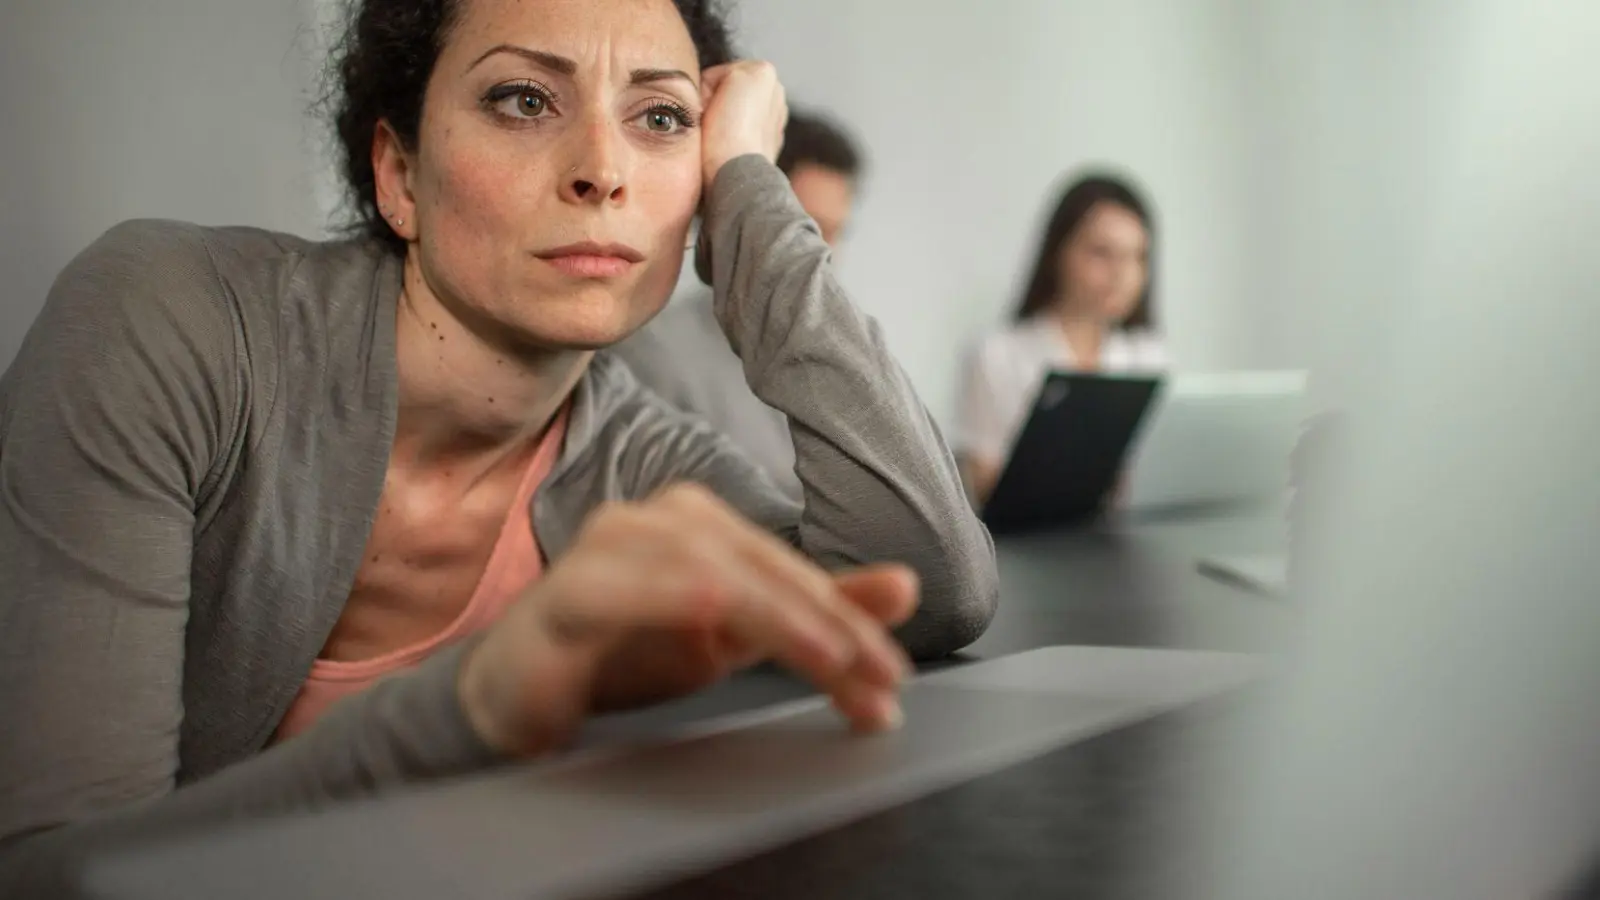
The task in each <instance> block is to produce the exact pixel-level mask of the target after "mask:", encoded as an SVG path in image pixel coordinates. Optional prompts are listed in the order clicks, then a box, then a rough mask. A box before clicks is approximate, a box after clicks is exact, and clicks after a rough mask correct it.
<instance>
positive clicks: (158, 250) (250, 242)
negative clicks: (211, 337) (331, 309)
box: [47, 219, 313, 330]
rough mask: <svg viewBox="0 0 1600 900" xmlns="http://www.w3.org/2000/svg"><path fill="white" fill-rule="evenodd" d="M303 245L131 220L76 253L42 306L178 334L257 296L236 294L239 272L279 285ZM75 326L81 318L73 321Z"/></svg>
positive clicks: (244, 232)
mask: <svg viewBox="0 0 1600 900" xmlns="http://www.w3.org/2000/svg"><path fill="white" fill-rule="evenodd" d="M309 246H313V245H312V244H311V243H310V242H308V241H303V240H300V239H299V238H294V237H291V236H288V235H280V234H274V233H272V232H266V231H260V230H257V229H247V228H208V227H204V226H200V225H193V224H190V223H187V222H175V221H168V220H159V219H136V220H132V221H128V222H123V223H121V224H119V225H116V226H114V227H113V228H111V229H110V230H108V231H107V232H106V233H105V234H104V235H102V236H101V237H100V238H99V239H98V240H96V241H95V242H94V243H92V244H90V245H89V247H88V248H87V249H85V250H84V251H83V252H82V253H80V254H78V256H77V257H76V258H74V259H73V260H72V262H70V263H69V264H68V265H67V267H66V268H65V269H64V270H63V271H62V273H61V275H60V277H59V278H57V280H56V283H55V286H54V287H53V288H52V290H51V293H50V298H49V301H48V303H47V309H48V308H49V307H62V306H65V307H70V308H71V309H72V311H73V313H74V316H75V317H82V316H87V317H88V320H89V321H94V320H97V319H100V318H104V317H114V318H127V319H131V320H134V321H146V322H150V321H152V320H151V319H150V318H149V317H150V316H151V314H153V313H166V316H165V317H163V318H165V319H166V320H167V321H164V322H162V323H161V324H162V325H163V326H164V327H165V326H174V327H177V328H179V329H180V330H181V329H185V328H197V327H205V326H208V325H215V324H217V322H219V321H221V320H223V319H227V318H231V317H232V315H231V314H233V313H234V312H235V311H234V310H233V309H232V307H233V306H234V304H235V303H236V302H238V301H239V300H241V299H245V298H246V297H248V296H249V295H252V294H255V293H260V292H252V291H248V290H241V288H243V287H245V286H244V285H242V284H240V283H239V282H240V281H244V280H248V277H241V276H245V275H246V273H254V274H257V277H258V278H261V280H263V281H264V282H266V283H275V284H281V283H283V280H282V279H281V278H279V277H278V276H280V275H281V274H282V270H283V268H284V267H285V266H286V265H291V264H292V261H293V260H297V259H298V258H299V257H300V256H301V255H302V253H303V252H304V249H305V248H306V247H309ZM80 321H82V319H81V318H80Z"/></svg>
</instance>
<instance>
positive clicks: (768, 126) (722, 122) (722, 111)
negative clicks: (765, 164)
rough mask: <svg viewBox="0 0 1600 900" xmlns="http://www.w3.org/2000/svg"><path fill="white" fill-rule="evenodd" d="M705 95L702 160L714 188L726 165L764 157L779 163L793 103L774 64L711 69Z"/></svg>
mask: <svg viewBox="0 0 1600 900" xmlns="http://www.w3.org/2000/svg"><path fill="white" fill-rule="evenodd" d="M701 94H702V97H703V99H704V102H705V115H704V117H703V121H702V132H701V134H702V137H701V159H702V161H703V165H704V167H705V183H706V186H707V187H708V188H709V187H710V185H711V183H712V182H713V181H715V180H716V178H717V173H718V172H720V171H722V167H723V166H725V165H727V164H728V163H729V162H730V161H732V160H735V159H738V158H739V157H741V156H745V155H748V154H751V153H759V154H760V155H762V156H764V157H766V159H767V160H768V161H769V162H776V161H777V159H778V151H779V150H781V149H783V128H784V126H785V125H787V124H788V122H789V102H788V100H787V99H786V98H785V95H784V90H783V82H781V81H779V80H778V70H777V69H776V68H775V67H773V65H772V63H769V62H762V61H760V60H743V61H740V62H735V63H728V64H727V65H723V66H715V67H713V68H710V69H707V70H706V72H705V76H704V79H703V82H702V87H701Z"/></svg>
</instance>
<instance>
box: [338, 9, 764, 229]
mask: <svg viewBox="0 0 1600 900" xmlns="http://www.w3.org/2000/svg"><path fill="white" fill-rule="evenodd" d="M461 2H462V0H347V5H346V7H345V11H346V15H345V28H344V34H343V37H341V38H340V40H339V43H338V44H337V46H336V47H335V49H334V53H333V59H332V60H331V62H330V69H329V72H328V78H327V84H326V88H325V93H324V96H323V99H322V106H323V108H324V109H325V110H326V111H327V112H328V116H329V118H330V119H331V120H332V123H333V126H334V131H335V132H336V133H337V135H338V139H339V150H340V154H341V156H342V162H343V167H342V168H343V172H342V174H343V176H344V182H345V190H346V192H347V196H346V202H347V203H348V206H349V209H350V222H349V223H348V230H349V231H351V232H352V233H356V234H365V235H368V236H370V237H373V238H376V239H377V240H379V241H381V242H383V244H384V245H385V246H386V247H388V248H389V249H390V250H391V251H393V252H395V253H404V252H405V242H404V241H402V240H400V238H399V236H398V235H396V234H395V233H394V231H392V230H391V229H390V228H389V225H388V223H387V222H385V221H384V220H383V215H382V214H381V213H380V212H379V211H378V198H377V179H376V176H375V173H374V172H373V170H372V136H373V134H374V133H375V132H376V130H377V127H378V123H379V122H382V121H387V122H388V123H389V127H391V128H393V129H394V133H395V135H396V136H398V137H399V139H400V141H401V143H402V144H404V145H405V146H406V147H407V148H415V147H416V145H417V129H418V127H419V126H420V125H421V123H422V98H423V95H424V93H426V91H427V88H428V79H429V77H431V76H432V75H433V66H434V63H436V62H437V61H438V59H439V53H440V51H442V50H443V49H444V45H445V42H446V40H447V39H448V38H449V36H450V29H451V28H452V27H453V26H454V25H455V23H456V20H457V19H458V18H459V16H460V11H461V10H460V7H461ZM673 2H674V4H675V5H676V6H677V7H678V12H679V14H680V15H682V16H683V21H684V24H685V25H687V26H688V27H689V37H690V38H691V39H692V40H693V41H694V46H695V49H696V51H698V53H699V56H700V66H701V68H702V69H708V68H710V67H712V66H718V65H722V64H723V63H726V62H731V61H733V59H734V58H735V53H734V49H733V40H732V37H731V35H730V33H729V29H728V21H727V17H726V15H725V14H724V12H723V9H722V4H721V3H720V2H719V0H673Z"/></svg>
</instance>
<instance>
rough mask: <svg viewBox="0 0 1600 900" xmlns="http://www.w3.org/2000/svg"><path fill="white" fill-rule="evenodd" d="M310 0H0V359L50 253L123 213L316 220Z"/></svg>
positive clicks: (51, 270)
mask: <svg viewBox="0 0 1600 900" xmlns="http://www.w3.org/2000/svg"><path fill="white" fill-rule="evenodd" d="M310 2H311V0H305V2H304V3H302V2H301V0H20V2H15V0H8V2H6V3H5V5H4V10H3V11H0V85H4V86H5V87H4V90H0V123H3V124H0V276H3V279H4V280H3V282H0V283H3V284H4V288H3V289H0V367H4V366H6V365H8V364H9V363H10V362H11V359H12V357H13V356H14V355H15V353H16V350H17V347H18V346H19V345H20V344H21V342H22V336H23V333H24V332H25V331H26V329H27V327H28V325H29V323H30V322H32V320H33V317H34V315H35V314H36V313H37V312H38V310H39V306H40V305H41V304H42V303H43V301H44V297H45V294H46V292H47V291H48V290H49V287H50V283H51V281H52V280H54V278H55V275H56V273H57V272H59V271H60V270H61V267H62V266H63V265H65V264H66V263H67V261H68V260H70V259H71V258H72V257H73V255H74V254H76V253H77V252H78V251H79V250H81V249H82V248H83V247H84V246H85V245H86V244H88V243H89V242H90V241H92V240H93V239H94V238H95V237H96V236H98V235H99V234H100V233H101V232H103V231H105V229H106V228H108V227H110V226H111V225H113V224H115V223H117V222H119V221H121V220H123V219H128V218H135V217H149V216H156V217H166V218H177V219H187V220H191V221H198V222H203V223H207V224H250V225H259V226H262V227H266V228H276V229H283V230H286V231H293V232H300V233H314V232H316V230H317V229H318V228H319V227H320V220H319V219H318V216H317V206H316V198H315V194H314V190H313V180H312V177H311V173H312V171H313V162H312V157H311V155H310V154H309V152H308V150H309V148H308V146H307V145H306V131H305V128H304V125H303V122H304V116H303V114H304V112H305V110H306V108H307V105H308V103H309V94H308V87H309V85H310V83H311V79H310V77H309V73H310V71H311V63H310V60H309V56H308V54H307V52H306V48H307V46H308V40H309V36H310V32H309V29H308V28H306V24H307V22H308V21H309V19H308V10H309V9H310V7H309V3H310Z"/></svg>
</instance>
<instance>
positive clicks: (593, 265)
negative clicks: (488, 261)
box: [534, 241, 644, 278]
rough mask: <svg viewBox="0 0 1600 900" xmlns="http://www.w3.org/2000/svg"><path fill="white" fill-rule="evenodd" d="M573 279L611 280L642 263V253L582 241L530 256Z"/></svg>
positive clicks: (617, 246) (615, 246)
mask: <svg viewBox="0 0 1600 900" xmlns="http://www.w3.org/2000/svg"><path fill="white" fill-rule="evenodd" d="M534 255H535V256H537V257H538V258H539V259H542V260H544V261H545V262H546V263H548V264H549V265H550V266H551V267H552V268H554V269H556V270H557V271H559V272H561V273H563V274H566V275H568V276H571V277H573V278H615V277H617V276H619V275H624V274H626V273H627V272H628V270H630V269H632V268H633V267H634V266H636V265H638V264H639V263H641V262H644V254H643V253H640V252H639V251H637V250H635V249H633V248H632V247H629V246H628V245H626V244H600V243H595V242H592V241H584V242H581V243H577V244H568V245H566V246H564V247H555V248H552V249H550V250H543V251H540V252H539V253H536V254H534Z"/></svg>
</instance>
